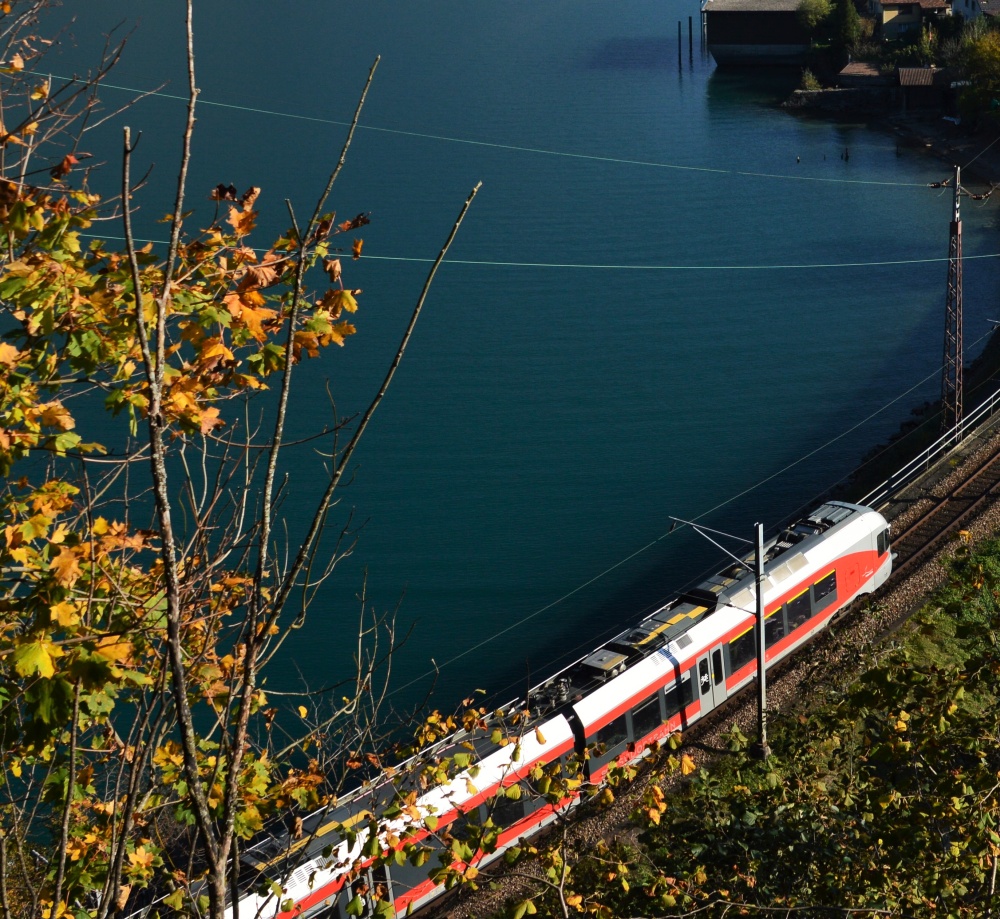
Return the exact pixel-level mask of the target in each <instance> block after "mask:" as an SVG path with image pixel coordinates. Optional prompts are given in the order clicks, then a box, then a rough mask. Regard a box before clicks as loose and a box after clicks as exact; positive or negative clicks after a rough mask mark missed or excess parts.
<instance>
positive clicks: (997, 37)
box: [960, 31, 1000, 121]
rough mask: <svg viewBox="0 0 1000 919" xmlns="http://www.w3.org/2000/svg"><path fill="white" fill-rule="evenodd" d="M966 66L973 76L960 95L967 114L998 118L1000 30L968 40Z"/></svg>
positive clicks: (964, 51) (969, 75)
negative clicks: (999, 32) (999, 31)
mask: <svg viewBox="0 0 1000 919" xmlns="http://www.w3.org/2000/svg"><path fill="white" fill-rule="evenodd" d="M963 66H964V70H965V73H966V76H967V77H968V80H969V85H968V86H967V87H965V88H964V89H963V90H962V94H961V96H960V105H961V108H962V112H963V115H964V116H966V117H968V118H973V119H980V120H990V121H992V120H995V118H996V112H997V111H998V107H1000V101H998V100H1000V34H998V33H997V32H995V31H988V32H985V33H982V34H981V35H979V36H977V37H974V38H972V39H971V40H970V41H969V42H967V43H966V45H965V47H964V49H963Z"/></svg>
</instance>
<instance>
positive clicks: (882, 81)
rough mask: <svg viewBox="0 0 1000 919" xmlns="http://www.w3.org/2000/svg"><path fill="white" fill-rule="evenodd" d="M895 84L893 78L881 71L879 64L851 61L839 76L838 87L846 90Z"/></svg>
mask: <svg viewBox="0 0 1000 919" xmlns="http://www.w3.org/2000/svg"><path fill="white" fill-rule="evenodd" d="M895 82H896V81H895V79H894V78H893V77H892V76H890V75H889V74H886V73H883V72H882V71H881V70H880V69H879V66H878V64H869V63H866V62H865V61H851V62H850V63H849V64H846V65H845V66H844V68H843V69H842V70H841V71H840V73H838V74H837V85H838V86H842V87H844V88H845V89H871V88H874V87H884V86H893V85H894V84H895Z"/></svg>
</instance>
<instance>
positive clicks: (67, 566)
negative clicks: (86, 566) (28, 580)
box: [52, 548, 83, 587]
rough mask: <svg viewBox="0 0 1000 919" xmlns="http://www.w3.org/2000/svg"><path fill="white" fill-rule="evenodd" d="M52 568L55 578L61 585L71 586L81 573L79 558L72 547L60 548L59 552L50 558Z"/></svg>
mask: <svg viewBox="0 0 1000 919" xmlns="http://www.w3.org/2000/svg"><path fill="white" fill-rule="evenodd" d="M52 570H53V571H54V572H55V575H56V580H57V581H58V582H59V583H60V584H62V585H63V587H72V586H73V585H74V584H75V583H76V582H77V581H78V580H79V579H80V575H81V574H82V573H83V572H82V571H80V560H79V558H77V555H76V553H75V552H74V551H73V550H72V549H66V548H64V549H61V550H60V551H59V554H58V555H57V556H56V557H55V558H54V559H52Z"/></svg>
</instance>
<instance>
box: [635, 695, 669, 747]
mask: <svg viewBox="0 0 1000 919" xmlns="http://www.w3.org/2000/svg"><path fill="white" fill-rule="evenodd" d="M662 724H663V716H662V715H661V714H660V694H659V693H657V694H656V695H655V696H653V698H652V699H649V700H648V701H647V702H645V703H644V704H642V705H640V706H639V707H638V708H636V709H633V711H632V739H633V740H636V741H638V740H642V739H643V738H644V737H648V736H649V735H650V734H652V733H653V731H655V730H656V729H657V728H658V727H660V725H662Z"/></svg>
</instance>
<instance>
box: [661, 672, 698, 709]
mask: <svg viewBox="0 0 1000 919" xmlns="http://www.w3.org/2000/svg"><path fill="white" fill-rule="evenodd" d="M666 698H667V710H666V716H667V718H673V716H674V715H676V714H677V713H678V712H681V711H683V710H684V709H685V708H687V707H688V706H689V705H690V704H691V703H692V702H693V701H694V690H693V689H692V688H691V677H689V676H688V675H687V674H685V675H684V677H683V678H682V679H681V682H680V684H679V685H678V684H674V685H673V686H671V687H670V688H669V689H668V690H667V691H666Z"/></svg>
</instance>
